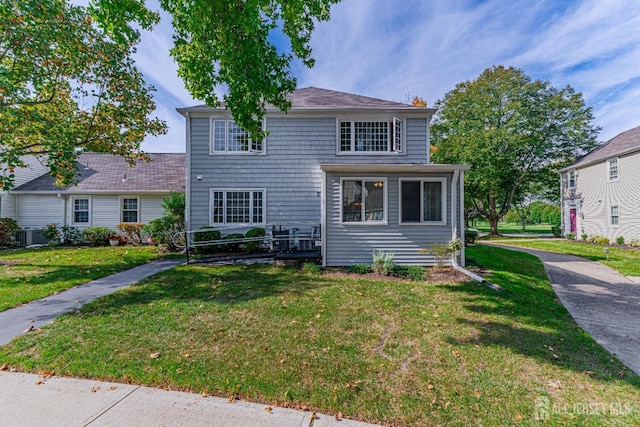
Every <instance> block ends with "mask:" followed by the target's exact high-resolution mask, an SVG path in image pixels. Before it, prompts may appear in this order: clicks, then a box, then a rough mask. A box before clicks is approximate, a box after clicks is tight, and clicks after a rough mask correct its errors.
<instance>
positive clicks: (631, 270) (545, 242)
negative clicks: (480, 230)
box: [492, 238, 640, 276]
mask: <svg viewBox="0 0 640 427" xmlns="http://www.w3.org/2000/svg"><path fill="white" fill-rule="evenodd" d="M492 241H495V243H500V244H505V245H512V246H519V247H523V248H531V249H539V250H543V251H550V252H557V253H562V254H568V255H575V256H579V257H583V258H587V259H590V260H592V261H597V262H601V263H602V264H604V265H607V266H609V267H611V268H613V269H614V270H617V271H619V272H620V273H622V274H624V275H626V276H640V249H637V248H625V247H622V246H609V245H600V244H595V243H588V242H581V241H575V240H566V239H516V238H504V239H492ZM605 248H606V250H607V251H608V256H607V253H606V252H605Z"/></svg>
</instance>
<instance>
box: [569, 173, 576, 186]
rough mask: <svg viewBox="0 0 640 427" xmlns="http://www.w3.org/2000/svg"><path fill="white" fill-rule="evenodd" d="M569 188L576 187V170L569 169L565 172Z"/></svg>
mask: <svg viewBox="0 0 640 427" xmlns="http://www.w3.org/2000/svg"><path fill="white" fill-rule="evenodd" d="M567 181H568V184H569V188H576V171H569V173H568V174H567Z"/></svg>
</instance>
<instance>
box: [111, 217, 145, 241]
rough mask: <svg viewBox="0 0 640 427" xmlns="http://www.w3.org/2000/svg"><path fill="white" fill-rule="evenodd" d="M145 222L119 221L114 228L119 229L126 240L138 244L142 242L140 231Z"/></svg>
mask: <svg viewBox="0 0 640 427" xmlns="http://www.w3.org/2000/svg"><path fill="white" fill-rule="evenodd" d="M144 226H145V224H143V223H141V222H121V223H120V224H118V225H116V229H117V230H118V231H121V232H122V234H123V235H124V237H125V238H126V239H127V242H129V243H133V244H134V245H139V244H141V243H142V231H143V229H144Z"/></svg>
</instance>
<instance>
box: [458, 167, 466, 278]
mask: <svg viewBox="0 0 640 427" xmlns="http://www.w3.org/2000/svg"><path fill="white" fill-rule="evenodd" d="M460 210H461V211H462V215H460V230H462V231H461V232H460V235H461V236H460V241H461V242H462V250H461V251H460V265H462V266H463V267H464V266H465V265H466V255H465V241H466V238H467V236H466V235H465V230H466V228H465V222H464V170H462V171H460Z"/></svg>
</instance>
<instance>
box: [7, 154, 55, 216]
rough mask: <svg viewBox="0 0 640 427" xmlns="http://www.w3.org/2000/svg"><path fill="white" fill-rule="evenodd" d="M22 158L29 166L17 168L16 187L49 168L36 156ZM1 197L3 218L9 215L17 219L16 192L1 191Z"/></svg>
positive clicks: (40, 174) (42, 173)
mask: <svg viewBox="0 0 640 427" xmlns="http://www.w3.org/2000/svg"><path fill="white" fill-rule="evenodd" d="M22 160H23V161H24V162H25V163H26V164H27V167H26V168H18V169H16V170H15V182H14V188H15V187H17V186H19V185H22V184H24V183H26V182H29V181H31V180H32V179H35V178H38V177H39V176H42V175H44V174H45V173H47V172H48V169H47V168H46V167H45V166H43V165H42V164H41V163H40V162H39V161H38V159H37V158H35V157H34V156H24V157H22ZM0 198H1V202H0V216H1V217H3V218H4V217H8V218H13V219H15V220H17V217H16V215H17V213H16V208H17V206H16V196H15V195H14V194H10V193H7V192H6V191H0Z"/></svg>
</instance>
